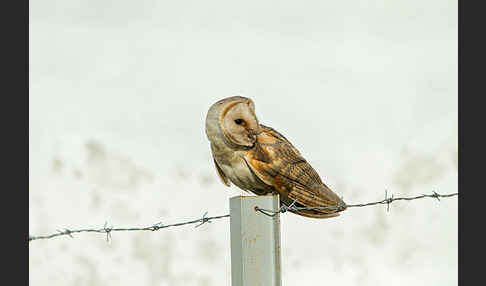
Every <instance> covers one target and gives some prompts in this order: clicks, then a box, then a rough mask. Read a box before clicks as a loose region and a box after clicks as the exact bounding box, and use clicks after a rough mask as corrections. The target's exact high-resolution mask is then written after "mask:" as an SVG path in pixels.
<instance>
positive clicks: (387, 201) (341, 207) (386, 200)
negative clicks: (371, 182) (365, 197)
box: [255, 190, 459, 216]
mask: <svg viewBox="0 0 486 286" xmlns="http://www.w3.org/2000/svg"><path fill="white" fill-rule="evenodd" d="M458 195H459V193H452V194H446V195H441V194H438V193H436V192H435V191H434V192H432V194H431V195H426V194H423V195H420V196H415V197H403V198H394V197H393V194H392V195H391V197H388V191H387V190H385V198H384V199H383V200H381V201H377V202H371V203H362V204H349V205H348V204H344V205H337V206H326V207H296V206H294V205H295V203H296V201H295V200H294V201H293V202H292V203H291V204H290V206H286V205H283V206H282V207H281V208H280V209H278V210H268V209H262V208H259V207H258V206H256V207H255V210H256V211H259V212H261V213H263V214H265V215H267V216H275V215H276V214H278V213H285V212H287V211H298V210H336V211H343V210H345V209H347V208H357V207H366V206H374V205H383V204H386V205H387V206H386V211H389V210H390V204H391V203H393V202H394V201H411V200H418V199H423V198H436V199H437V200H438V201H440V198H448V197H453V196H458Z"/></svg>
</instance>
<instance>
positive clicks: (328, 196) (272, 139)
mask: <svg viewBox="0 0 486 286" xmlns="http://www.w3.org/2000/svg"><path fill="white" fill-rule="evenodd" d="M261 128H262V133H261V134H259V135H258V142H257V144H255V147H254V148H253V149H252V150H250V151H249V152H247V154H246V155H245V160H246V162H247V164H248V165H249V167H250V169H251V170H252V171H253V172H254V174H255V175H256V176H257V177H258V178H259V179H260V180H262V181H263V182H264V183H265V184H267V185H269V186H272V187H273V188H274V189H275V190H277V191H278V193H279V194H280V200H281V201H282V202H283V203H284V204H285V205H290V204H291V203H292V202H293V201H294V200H295V201H296V203H297V205H301V206H306V207H323V206H324V207H326V206H337V205H343V204H344V202H343V201H342V200H341V199H340V198H339V197H338V196H337V195H336V194H335V193H334V192H333V191H331V190H330V189H329V188H328V187H327V186H326V185H325V184H324V183H323V182H322V181H321V178H320V177H319V175H318V174H317V172H316V171H315V170H314V169H313V168H312V166H311V165H310V164H309V163H307V161H306V160H305V159H304V158H303V157H302V156H301V155H300V152H299V151H298V150H297V149H296V148H295V147H294V146H292V144H291V143H290V142H289V141H288V140H287V139H286V138H285V137H284V136H283V135H281V134H280V133H278V132H277V131H276V130H274V129H272V128H270V127H267V126H264V125H261ZM295 212H296V213H298V214H301V215H304V216H310V217H329V216H335V215H338V214H337V213H336V211H335V210H326V209H324V210H316V211H314V210H308V211H295Z"/></svg>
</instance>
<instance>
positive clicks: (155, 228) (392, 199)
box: [29, 189, 459, 242]
mask: <svg viewBox="0 0 486 286" xmlns="http://www.w3.org/2000/svg"><path fill="white" fill-rule="evenodd" d="M458 195H459V193H452V194H446V195H441V194H438V193H437V192H436V191H433V192H432V194H431V195H427V194H422V195H420V196H415V197H394V196H393V194H392V195H391V196H390V197H388V190H386V189H385V198H384V199H383V200H381V201H376V202H371V203H361V204H349V205H337V206H328V207H298V206H296V203H297V201H296V200H294V201H293V202H292V203H291V204H290V205H289V206H286V205H282V207H280V208H279V209H278V210H268V209H262V208H260V207H258V206H255V211H258V212H261V213H262V214H265V215H267V216H269V217H274V216H276V215H277V214H280V213H285V212H287V211H289V210H290V211H292V210H294V211H297V210H323V209H327V210H337V211H342V210H344V209H347V208H356V207H366V206H374V205H380V204H386V205H387V212H388V211H389V210H390V204H391V203H393V202H395V201H411V200H418V199H423V198H435V199H437V200H438V201H439V202H440V198H448V197H454V196H458ZM207 215H208V212H207V211H205V212H204V214H203V215H202V217H200V218H198V219H194V220H190V221H185V222H178V223H174V224H162V222H158V223H156V224H152V225H150V226H146V227H130V228H114V227H113V225H111V227H108V222H107V221H105V224H104V225H103V227H102V228H99V229H77V230H72V229H68V228H64V230H63V231H62V230H60V229H56V231H57V232H56V233H53V234H49V235H40V236H32V235H30V234H29V242H31V241H33V240H41V239H51V238H54V237H59V236H69V237H71V238H74V236H73V234H74V233H81V232H95V233H104V234H106V241H107V242H110V240H112V233H113V232H115V231H158V230H161V229H165V228H169V227H176V226H183V225H188V224H196V226H194V228H198V227H200V226H202V225H203V224H206V223H211V221H213V220H217V219H222V218H227V217H229V216H230V215H229V214H226V215H220V216H212V217H208V216H207Z"/></svg>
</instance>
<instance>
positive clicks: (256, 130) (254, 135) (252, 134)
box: [248, 126, 262, 143]
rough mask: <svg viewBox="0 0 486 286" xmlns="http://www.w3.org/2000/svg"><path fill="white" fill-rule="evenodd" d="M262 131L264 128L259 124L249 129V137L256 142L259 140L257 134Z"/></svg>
mask: <svg viewBox="0 0 486 286" xmlns="http://www.w3.org/2000/svg"><path fill="white" fill-rule="evenodd" d="M260 133H262V130H261V128H260V126H257V127H256V128H250V129H248V138H250V140H251V141H252V142H253V143H255V142H256V141H257V136H258V135H259V134H260Z"/></svg>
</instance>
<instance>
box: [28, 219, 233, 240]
mask: <svg viewBox="0 0 486 286" xmlns="http://www.w3.org/2000/svg"><path fill="white" fill-rule="evenodd" d="M207 214H208V212H205V213H204V214H203V216H202V217H201V218H198V219H195V220H190V221H186V222H179V223H174V224H162V222H158V223H156V224H153V225H151V226H147V227H130V228H114V227H113V226H111V227H107V225H108V223H107V222H105V224H104V226H103V227H102V228H98V229H77V230H71V229H67V228H65V229H64V230H57V233H53V234H49V235H40V236H31V235H29V242H30V241H32V240H38V239H50V238H54V237H57V236H62V235H68V236H70V237H71V238H74V237H73V236H72V234H73V233H80V232H97V233H105V234H106V241H107V242H108V241H110V239H111V233H112V232H114V231H147V230H148V231H157V230H161V229H164V228H169V227H174V226H183V225H186V224H196V223H198V224H197V225H196V226H195V227H199V226H201V225H203V224H205V223H210V222H211V221H212V220H215V219H221V218H225V217H229V216H230V215H229V214H227V215H220V216H212V217H207Z"/></svg>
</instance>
